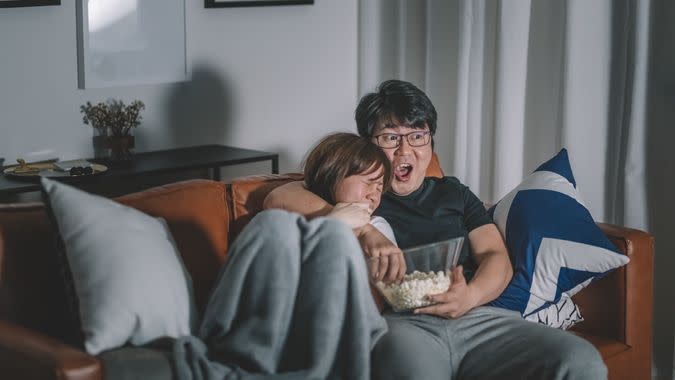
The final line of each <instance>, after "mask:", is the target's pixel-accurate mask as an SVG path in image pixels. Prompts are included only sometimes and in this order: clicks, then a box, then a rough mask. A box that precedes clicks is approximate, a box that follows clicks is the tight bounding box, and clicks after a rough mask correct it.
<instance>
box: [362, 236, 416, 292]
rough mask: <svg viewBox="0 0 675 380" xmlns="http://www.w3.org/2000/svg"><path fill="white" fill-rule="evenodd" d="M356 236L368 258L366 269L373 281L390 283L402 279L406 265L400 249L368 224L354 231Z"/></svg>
mask: <svg viewBox="0 0 675 380" xmlns="http://www.w3.org/2000/svg"><path fill="white" fill-rule="evenodd" d="M356 236H357V237H358V239H359V243H361V248H362V249H363V253H364V254H365V255H366V257H367V258H368V271H369V272H370V277H371V278H372V279H373V280H374V281H384V282H385V283H391V282H395V281H401V280H402V279H403V276H404V275H405V270H406V265H405V260H404V259H403V252H401V249H399V248H398V247H397V246H396V245H395V244H394V243H392V242H391V240H389V239H388V238H387V237H386V236H384V235H383V234H382V233H381V232H380V231H378V230H377V229H376V228H375V227H373V226H372V225H370V224H368V225H366V226H364V227H362V228H361V229H359V230H358V231H356Z"/></svg>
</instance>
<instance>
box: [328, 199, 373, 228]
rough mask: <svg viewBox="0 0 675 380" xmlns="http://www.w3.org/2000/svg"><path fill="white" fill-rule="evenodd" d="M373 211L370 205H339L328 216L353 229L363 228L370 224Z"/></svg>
mask: <svg viewBox="0 0 675 380" xmlns="http://www.w3.org/2000/svg"><path fill="white" fill-rule="evenodd" d="M372 213H373V210H371V209H370V205H369V204H368V203H338V204H336V205H335V207H333V210H332V211H331V212H330V213H329V214H328V215H327V216H329V217H331V218H335V219H338V220H340V221H342V222H343V223H345V224H347V225H348V226H349V227H350V228H351V229H355V228H361V227H363V226H365V225H366V224H368V222H370V215H371V214H372Z"/></svg>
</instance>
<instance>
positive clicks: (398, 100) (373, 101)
mask: <svg viewBox="0 0 675 380" xmlns="http://www.w3.org/2000/svg"><path fill="white" fill-rule="evenodd" d="M354 118H355V119H356V128H357V129H358V132H359V135H361V137H367V138H370V137H372V136H373V130H374V129H375V126H376V125H377V123H378V122H380V121H382V122H385V123H391V124H392V125H395V124H397V123H401V124H405V125H407V126H410V127H413V128H424V125H425V124H426V125H427V126H429V130H430V131H431V136H432V138H433V135H434V134H435V133H436V120H437V118H438V115H437V113H436V108H434V105H433V104H432V103H431V100H430V99H429V97H428V96H427V95H426V94H425V93H424V91H422V90H420V89H419V88H417V87H416V86H415V85H414V84H412V83H410V82H405V81H402V80H395V79H391V80H387V81H384V82H382V83H381V84H380V86H379V87H378V88H377V91H376V92H371V93H369V94H366V95H364V96H363V97H362V98H361V101H359V105H358V106H357V107H356V112H355V115H354Z"/></svg>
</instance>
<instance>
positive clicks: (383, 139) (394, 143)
mask: <svg viewBox="0 0 675 380" xmlns="http://www.w3.org/2000/svg"><path fill="white" fill-rule="evenodd" d="M404 137H405V138H406V140H407V141H408V145H410V146H412V147H419V146H424V145H427V144H429V141H431V132H430V131H415V132H410V133H406V134H399V133H382V134H380V135H377V136H373V138H374V139H375V143H376V144H377V146H379V147H380V148H384V149H392V148H398V146H399V145H401V139H402V138H404Z"/></svg>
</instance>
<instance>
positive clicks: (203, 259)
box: [117, 180, 230, 315]
mask: <svg viewBox="0 0 675 380" xmlns="http://www.w3.org/2000/svg"><path fill="white" fill-rule="evenodd" d="M117 201H119V202H120V203H122V204H125V205H128V206H131V207H133V208H136V209H138V210H140V211H142V212H144V213H146V214H148V215H151V216H154V217H161V218H163V219H164V220H166V222H167V224H168V225H169V229H170V230H171V235H172V236H173V238H174V240H175V241H176V245H177V247H178V250H179V251H180V253H181V256H182V258H183V262H184V263H185V267H186V268H187V270H188V272H190V275H191V276H192V282H193V286H194V295H195V302H196V304H197V309H198V311H199V314H200V315H202V311H203V310H204V307H205V306H206V302H207V299H208V296H209V293H210V290H211V286H212V285H213V283H214V282H215V280H216V276H217V275H218V272H219V270H220V267H221V265H222V263H223V262H224V261H225V257H226V255H227V249H228V241H229V240H228V235H229V228H230V210H229V207H228V205H227V203H226V201H225V185H224V184H223V183H221V182H215V181H208V180H191V181H184V182H178V183H174V184H170V185H166V186H161V187H157V188H153V189H150V190H146V191H142V192H139V193H134V194H130V195H126V196H123V197H120V198H117Z"/></svg>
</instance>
